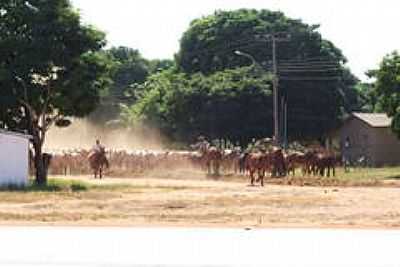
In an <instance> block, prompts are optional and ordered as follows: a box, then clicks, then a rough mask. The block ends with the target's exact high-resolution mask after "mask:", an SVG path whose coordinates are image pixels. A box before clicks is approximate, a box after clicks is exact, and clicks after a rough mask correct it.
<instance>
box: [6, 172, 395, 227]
mask: <svg viewBox="0 0 400 267" xmlns="http://www.w3.org/2000/svg"><path fill="white" fill-rule="evenodd" d="M396 172H398V173H400V169H396V168H393V169H374V170H372V169H370V170H365V171H364V172H362V171H360V175H363V176H362V178H360V177H361V176H357V175H356V172H350V173H346V174H344V173H340V172H339V175H338V176H337V178H335V179H327V178H291V179H287V180H286V182H285V180H283V179H282V180H279V179H275V180H274V179H270V180H268V182H269V183H268V184H267V185H266V186H265V187H264V188H262V187H248V186H247V183H248V179H247V177H238V176H224V177H222V178H220V179H219V180H213V179H208V178H206V177H205V176H204V175H200V174H199V173H193V174H192V177H191V176H190V173H186V172H184V173H182V174H181V175H180V176H179V174H177V173H153V174H152V176H150V175H147V176H146V177H137V178H134V179H127V178H121V179H117V178H113V179H105V180H93V179H88V178H85V177H76V178H75V180H68V179H65V178H59V179H55V180H52V181H51V182H50V184H49V187H48V188H35V187H31V188H28V189H24V190H15V189H14V190H13V191H7V190H3V191H0V223H3V224H26V223H30V224H52V225H54V224H56V225H66V224H68V225H71V224H72V225H141V226H143V225H144V226H150V225H176V226H179V225H180V226H249V225H250V226H260V227H274V226H303V227H343V226H344V227H353V228H354V227H380V228H390V227H399V226H400V212H399V210H400V197H399V196H400V194H399V190H400V189H398V188H396V187H389V186H387V182H385V179H387V178H390V179H391V180H390V181H391V183H395V184H390V185H397V184H399V183H398V182H399V181H395V180H393V179H394V177H395V175H396ZM154 176H155V177H154ZM369 179H373V181H377V183H375V184H373V183H367V185H368V187H362V186H360V185H362V184H361V182H364V181H369ZM288 181H292V184H297V183H298V181H308V182H310V181H311V182H310V183H311V184H310V185H312V186H306V185H307V184H306V183H303V184H302V185H305V186H283V185H281V184H284V183H286V184H289V182H288ZM317 181H319V183H317ZM327 181H328V182H327ZM338 181H339V182H338ZM349 181H350V182H351V183H354V182H355V181H358V182H359V183H358V184H356V185H357V187H351V185H352V184H351V183H350V182H349ZM273 183H275V184H273ZM299 183H300V182H299ZM335 183H338V184H335ZM276 184H279V185H276ZM344 184H345V185H346V186H347V187H343V186H342V185H344ZM372 185H375V186H374V187H372Z"/></svg>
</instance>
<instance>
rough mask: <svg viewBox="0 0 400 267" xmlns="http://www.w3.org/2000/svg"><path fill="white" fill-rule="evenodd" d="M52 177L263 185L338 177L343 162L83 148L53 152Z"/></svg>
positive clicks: (320, 155) (321, 156)
mask: <svg viewBox="0 0 400 267" xmlns="http://www.w3.org/2000/svg"><path fill="white" fill-rule="evenodd" d="M51 154H52V159H51V163H50V166H49V174H52V175H87V174H93V175H94V178H97V177H99V178H102V177H103V176H104V175H107V176H108V175H113V176H121V175H132V174H143V173H146V172H151V171H155V170H157V171H158V170H160V171H162V170H182V169H183V168H190V169H196V170H201V171H203V172H204V173H207V174H208V175H212V176H216V177H217V176H219V175H221V174H232V173H234V174H237V175H248V176H249V178H250V183H251V185H254V184H255V183H260V184H261V186H263V185H264V178H265V177H267V176H268V177H285V176H288V175H296V170H298V171H300V172H301V174H302V175H317V176H328V177H329V176H330V175H333V176H334V175H335V166H337V165H338V164H340V163H341V158H340V157H339V156H338V155H337V154H335V153H333V152H331V151H328V150H326V149H324V148H322V147H313V148H308V149H306V150H305V151H302V152H300V151H293V150H283V149H281V148H279V147H274V146H272V147H270V148H269V149H268V150H259V151H254V152H253V151H251V152H242V151H241V150H240V149H231V150H227V149H225V150H223V149H218V148H216V147H214V146H203V147H200V148H199V149H196V150H194V151H126V150H119V151H117V150H105V149H102V150H100V151H93V150H85V149H79V150H74V151H51Z"/></svg>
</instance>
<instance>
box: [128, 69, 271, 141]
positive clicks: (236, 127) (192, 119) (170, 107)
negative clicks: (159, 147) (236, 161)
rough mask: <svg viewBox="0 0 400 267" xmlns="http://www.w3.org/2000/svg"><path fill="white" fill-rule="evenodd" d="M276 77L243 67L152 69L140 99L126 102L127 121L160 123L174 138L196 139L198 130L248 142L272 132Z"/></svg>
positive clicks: (157, 125)
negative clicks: (271, 107) (210, 71)
mask: <svg viewBox="0 0 400 267" xmlns="http://www.w3.org/2000/svg"><path fill="white" fill-rule="evenodd" d="M270 81H271V77H270V76H268V75H263V76H256V75H254V72H253V70H252V69H251V68H248V67H243V68H237V69H232V70H225V71H221V72H216V73H215V74H212V75H209V76H205V75H203V74H201V73H197V74H194V75H187V74H184V73H176V72H174V71H173V70H168V71H164V72H162V73H158V74H155V75H152V76H151V77H150V78H149V79H148V81H147V83H146V84H143V85H142V87H143V88H142V96H141V98H140V99H139V101H138V102H137V103H136V104H135V105H133V106H131V107H126V108H125V109H124V112H123V117H124V119H125V121H126V122H127V123H128V124H130V125H132V124H135V123H137V122H140V123H142V122H144V123H145V124H147V125H150V126H153V127H158V128H160V129H161V130H162V131H163V132H164V133H165V134H167V136H168V137H170V138H171V139H173V140H180V141H185V142H190V141H193V139H194V138H195V137H196V135H198V134H199V133H201V134H204V135H207V136H208V137H210V138H220V137H224V138H227V139H229V140H235V141H239V142H241V143H243V144H245V143H247V142H248V141H249V140H250V139H251V138H253V137H255V138H259V137H263V136H266V135H267V134H269V130H268V129H269V128H270V127H271V126H272V121H271V120H269V117H270V116H271V113H268V111H266V110H265V103H268V104H271V103H270V101H271V97H270V95H271V90H270Z"/></svg>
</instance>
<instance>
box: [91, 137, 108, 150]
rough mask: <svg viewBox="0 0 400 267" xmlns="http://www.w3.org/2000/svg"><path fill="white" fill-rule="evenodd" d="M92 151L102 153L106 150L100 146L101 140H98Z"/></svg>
mask: <svg viewBox="0 0 400 267" xmlns="http://www.w3.org/2000/svg"><path fill="white" fill-rule="evenodd" d="M92 150H93V152H101V151H104V150H105V148H104V146H102V145H101V144H100V140H99V139H97V140H96V144H95V145H94V146H93V148H92Z"/></svg>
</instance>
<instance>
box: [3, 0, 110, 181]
mask: <svg viewBox="0 0 400 267" xmlns="http://www.w3.org/2000/svg"><path fill="white" fill-rule="evenodd" d="M104 37H105V36H104V34H103V33H102V32H100V31H98V30H95V29H94V28H92V27H90V26H85V25H83V24H82V23H81V20H80V16H79V14H78V13H77V12H76V11H75V10H74V9H73V8H72V6H71V4H70V2H69V1H68V0H52V1H47V0H29V1H26V0H3V1H1V4H0V90H1V94H0V114H1V115H0V127H3V128H7V129H11V130H24V131H26V132H27V133H28V134H30V135H31V136H32V140H31V142H32V146H33V149H34V163H35V164H34V165H35V169H36V182H37V183H39V184H43V183H46V179H47V177H46V176H47V173H46V169H45V166H44V160H43V153H42V147H43V144H44V142H45V137H46V132H47V131H48V129H49V128H50V127H51V126H52V125H54V124H55V125H58V126H67V125H68V120H67V118H68V117H71V116H76V117H83V116H85V115H87V114H88V113H90V112H91V111H93V110H94V109H95V108H96V106H97V104H98V102H99V92H100V91H101V90H102V89H103V88H104V87H106V86H107V85H108V84H109V79H108V71H109V61H108V60H107V58H106V57H104V56H103V55H102V54H101V53H97V52H98V51H99V50H100V49H101V48H102V47H103V46H104V45H105V39H104Z"/></svg>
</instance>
